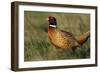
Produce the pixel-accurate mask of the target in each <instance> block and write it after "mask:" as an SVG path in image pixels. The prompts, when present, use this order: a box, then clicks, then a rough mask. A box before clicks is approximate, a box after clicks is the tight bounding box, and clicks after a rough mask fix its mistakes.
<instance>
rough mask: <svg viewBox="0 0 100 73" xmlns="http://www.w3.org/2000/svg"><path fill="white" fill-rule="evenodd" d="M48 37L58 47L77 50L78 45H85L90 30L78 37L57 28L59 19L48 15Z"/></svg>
mask: <svg viewBox="0 0 100 73" xmlns="http://www.w3.org/2000/svg"><path fill="white" fill-rule="evenodd" d="M48 22H49V27H48V37H49V39H50V42H51V43H52V44H53V45H54V46H55V47H56V48H60V49H63V50H68V49H71V50H75V49H76V48H77V47H80V46H81V45H83V44H84V43H85V42H86V41H87V40H88V38H89V37H90V31H88V32H86V33H84V34H83V35H81V36H80V37H79V38H78V39H76V38H75V37H74V36H73V35H72V33H70V32H66V31H63V30H60V29H58V28H57V21H56V18H55V17H52V16H49V17H48Z"/></svg>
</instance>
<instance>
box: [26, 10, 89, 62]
mask: <svg viewBox="0 0 100 73" xmlns="http://www.w3.org/2000/svg"><path fill="white" fill-rule="evenodd" d="M48 16H54V17H56V18H57V23H58V28H59V29H62V30H65V31H68V32H71V33H72V34H73V35H74V36H75V37H76V38H78V36H80V35H81V34H83V33H85V32H87V31H88V30H90V28H89V27H90V25H89V24H90V15H89V14H73V13H49V12H32V11H25V12H24V23H25V24H24V60H25V61H42V60H62V59H84V58H90V39H89V40H88V41H87V42H86V43H85V44H84V45H83V46H82V47H79V48H77V50H76V51H75V52H71V51H63V52H60V51H59V50H58V49H57V48H55V47H54V46H53V45H52V44H51V43H50V41H49V39H48V34H47V30H48V21H47V20H46V18H47V17H48Z"/></svg>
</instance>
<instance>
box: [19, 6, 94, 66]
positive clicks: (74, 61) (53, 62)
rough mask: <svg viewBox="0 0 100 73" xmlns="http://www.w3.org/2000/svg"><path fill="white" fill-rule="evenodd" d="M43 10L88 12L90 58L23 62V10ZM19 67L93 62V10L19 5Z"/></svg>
mask: <svg viewBox="0 0 100 73" xmlns="http://www.w3.org/2000/svg"><path fill="white" fill-rule="evenodd" d="M25 10H27V11H41V12H42V11H43V12H65V13H88V14H90V15H91V17H90V18H91V19H90V29H91V38H90V39H91V43H90V45H91V50H90V51H91V52H90V55H91V58H90V59H76V60H59V61H58V60H57V61H34V62H24V11H25ZM18 13H19V15H18V16H19V30H18V32H19V39H18V40H19V42H18V43H19V46H18V48H19V54H18V57H19V59H18V60H19V61H18V62H19V68H35V67H50V66H62V65H83V64H95V10H93V9H81V8H63V7H47V6H46V7H44V6H28V5H26V6H25V5H19V12H18Z"/></svg>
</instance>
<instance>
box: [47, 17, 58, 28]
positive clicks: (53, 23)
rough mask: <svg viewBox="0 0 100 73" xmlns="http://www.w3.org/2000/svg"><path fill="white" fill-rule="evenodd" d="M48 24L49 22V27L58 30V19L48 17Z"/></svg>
mask: <svg viewBox="0 0 100 73" xmlns="http://www.w3.org/2000/svg"><path fill="white" fill-rule="evenodd" d="M48 22H49V26H50V27H54V28H56V26H57V22H56V18H55V17H52V16H49V17H48Z"/></svg>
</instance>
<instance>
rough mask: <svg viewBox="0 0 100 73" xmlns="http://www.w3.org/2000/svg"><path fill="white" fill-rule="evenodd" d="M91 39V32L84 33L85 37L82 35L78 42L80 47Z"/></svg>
mask: <svg viewBox="0 0 100 73" xmlns="http://www.w3.org/2000/svg"><path fill="white" fill-rule="evenodd" d="M89 37H90V31H88V32H86V33H84V34H83V35H81V36H80V37H79V38H78V39H77V41H78V42H79V44H80V45H82V44H84V43H85V42H86V41H87V40H88V38H89Z"/></svg>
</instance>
